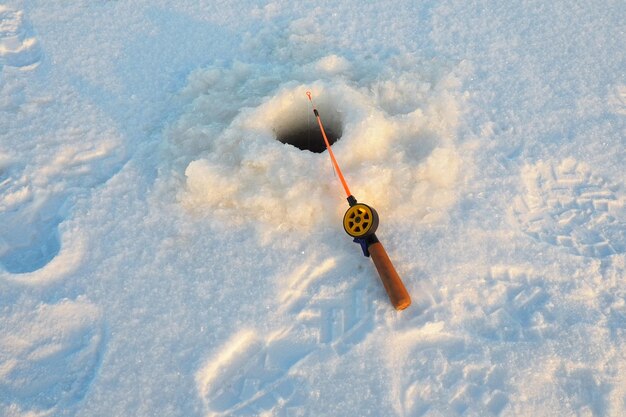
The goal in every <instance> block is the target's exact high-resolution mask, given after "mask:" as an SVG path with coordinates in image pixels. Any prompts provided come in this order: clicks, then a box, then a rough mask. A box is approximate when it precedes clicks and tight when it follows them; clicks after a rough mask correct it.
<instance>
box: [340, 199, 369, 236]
mask: <svg viewBox="0 0 626 417" xmlns="http://www.w3.org/2000/svg"><path fill="white" fill-rule="evenodd" d="M343 228H344V230H345V231H346V233H347V234H349V235H350V236H352V237H354V238H363V237H366V236H370V235H373V234H374V232H376V229H378V213H377V212H376V210H374V209H373V208H372V207H370V206H368V205H367V204H363V203H355V204H352V205H350V208H349V209H348V211H346V214H344V216H343Z"/></svg>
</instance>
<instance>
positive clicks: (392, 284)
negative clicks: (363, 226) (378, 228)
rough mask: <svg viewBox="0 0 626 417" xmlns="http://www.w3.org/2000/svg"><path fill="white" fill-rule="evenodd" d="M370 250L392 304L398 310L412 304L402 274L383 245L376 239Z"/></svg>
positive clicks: (369, 247)
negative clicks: (397, 270) (401, 277)
mask: <svg viewBox="0 0 626 417" xmlns="http://www.w3.org/2000/svg"><path fill="white" fill-rule="evenodd" d="M376 240H378V239H376ZM368 250H369V252H370V255H371V257H372V261H374V265H375V266H376V269H377V270H378V275H380V279H381V281H382V282H383V285H384V286H385V290H387V295H388V296H389V300H390V301H391V304H393V306H394V307H395V308H396V310H404V309H405V308H407V307H408V306H410V305H411V296H410V295H409V293H408V291H407V290H406V288H405V287H404V284H403V283H402V280H401V279H400V276H399V275H398V273H397V272H396V268H394V267H393V264H392V263H391V260H390V259H389V256H387V252H386V251H385V248H384V247H383V245H382V244H381V243H380V242H378V241H376V242H374V243H372V244H371V245H369V246H368Z"/></svg>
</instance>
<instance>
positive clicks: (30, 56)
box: [0, 5, 42, 69]
mask: <svg viewBox="0 0 626 417" xmlns="http://www.w3.org/2000/svg"><path fill="white" fill-rule="evenodd" d="M41 55H42V52H41V48H40V47H39V42H38V41H37V38H36V37H35V36H34V35H33V31H32V28H31V27H30V24H29V23H28V21H27V20H26V19H25V18H24V12H23V11H21V10H15V9H11V8H9V7H7V6H4V5H0V64H4V65H6V66H9V67H14V68H19V69H32V68H35V67H36V66H37V65H38V64H39V62H40V61H41Z"/></svg>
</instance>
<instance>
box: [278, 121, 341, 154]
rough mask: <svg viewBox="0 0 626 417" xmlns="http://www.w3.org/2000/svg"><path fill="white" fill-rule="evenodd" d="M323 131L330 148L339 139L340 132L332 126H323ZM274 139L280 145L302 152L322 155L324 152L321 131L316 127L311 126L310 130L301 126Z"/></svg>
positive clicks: (324, 147)
mask: <svg viewBox="0 0 626 417" xmlns="http://www.w3.org/2000/svg"><path fill="white" fill-rule="evenodd" d="M324 130H325V131H326V137H327V138H328V143H330V145H331V146H332V144H333V143H335V142H337V140H338V139H339V138H340V137H341V131H339V132H337V131H336V129H335V128H333V127H332V126H331V127H327V126H324ZM276 139H277V140H278V141H280V142H282V143H287V144H289V145H293V146H295V147H296V148H298V149H301V150H303V151H311V152H315V153H322V152H324V151H325V150H326V145H325V144H324V138H323V137H322V131H321V130H320V127H319V126H317V125H313V126H311V127H310V128H309V127H308V126H302V127H299V128H295V129H290V130H288V131H286V132H283V134H280V135H278V136H277V137H276Z"/></svg>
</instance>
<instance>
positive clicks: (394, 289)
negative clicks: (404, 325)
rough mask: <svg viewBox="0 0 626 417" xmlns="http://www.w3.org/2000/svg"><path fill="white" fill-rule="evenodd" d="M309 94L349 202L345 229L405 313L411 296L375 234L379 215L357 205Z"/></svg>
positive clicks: (374, 211) (345, 217)
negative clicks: (369, 260) (371, 263)
mask: <svg viewBox="0 0 626 417" xmlns="http://www.w3.org/2000/svg"><path fill="white" fill-rule="evenodd" d="M306 95H307V97H308V98H309V101H310V102H311V105H312V106H313V114H315V118H316V119H317V123H318V124H319V126H320V130H321V131H322V137H323V138H324V143H325V144H326V149H327V150H328V155H329V156H330V160H331V162H332V164H333V167H334V168H335V172H336V173H337V176H338V177H339V181H341V185H342V186H343V189H344V190H345V192H346V195H347V197H348V198H347V199H348V204H349V205H350V207H349V208H348V210H347V211H346V214H344V216H343V228H344V230H345V231H346V233H347V234H348V235H350V236H351V237H352V238H354V242H355V243H358V244H359V245H361V249H362V250H363V255H365V256H366V257H370V256H371V258H372V261H373V262H374V266H375V267H376V270H377V271H378V275H379V276H380V279H381V281H382V282H383V285H384V286H385V290H386V291H387V295H388V296H389V300H390V301H391V304H393V306H394V307H395V308H396V310H404V309H405V308H407V307H408V306H409V305H411V297H410V296H409V293H408V291H407V290H406V288H405V287H404V284H403V283H402V280H401V279H400V276H399V275H398V273H397V272H396V268H394V266H393V264H392V263H391V260H390V259H389V256H388V255H387V251H385V248H384V247H383V245H382V244H381V243H380V241H379V240H378V238H377V237H376V234H375V232H376V229H377V228H378V213H377V212H376V210H374V209H373V208H372V207H370V206H368V205H367V204H363V203H358V202H357V200H356V198H355V197H354V196H353V195H352V193H351V192H350V188H349V187H348V183H347V182H346V179H345V178H344V176H343V173H342V172H341V169H340V168H339V164H338V163H337V159H336V158H335V154H334V153H333V150H332V149H331V147H330V143H329V142H328V138H327V137H326V131H325V130H324V125H323V124H322V119H321V118H320V114H319V112H318V111H317V108H316V107H315V103H313V98H312V97H311V92H310V91H307V92H306Z"/></svg>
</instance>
